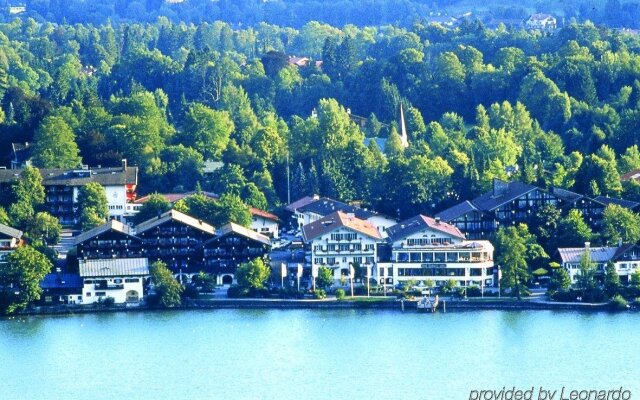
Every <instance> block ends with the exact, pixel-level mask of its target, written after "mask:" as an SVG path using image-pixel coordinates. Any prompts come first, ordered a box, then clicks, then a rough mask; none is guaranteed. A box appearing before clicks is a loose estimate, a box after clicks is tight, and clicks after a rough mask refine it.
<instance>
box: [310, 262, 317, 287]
mask: <svg viewBox="0 0 640 400" xmlns="http://www.w3.org/2000/svg"><path fill="white" fill-rule="evenodd" d="M317 277H318V265H317V264H312V265H311V280H312V281H313V291H314V292H315V291H316V278H317Z"/></svg>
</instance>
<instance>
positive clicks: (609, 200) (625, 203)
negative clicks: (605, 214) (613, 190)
mask: <svg viewBox="0 0 640 400" xmlns="http://www.w3.org/2000/svg"><path fill="white" fill-rule="evenodd" d="M593 199H594V200H595V201H599V202H600V203H602V204H604V205H605V206H608V205H609V204H615V205H618V206H620V207H624V208H628V209H629V210H631V211H635V210H637V209H638V206H640V203H638V202H635V201H631V200H624V199H616V198H614V197H607V196H596V197H594V198H593Z"/></svg>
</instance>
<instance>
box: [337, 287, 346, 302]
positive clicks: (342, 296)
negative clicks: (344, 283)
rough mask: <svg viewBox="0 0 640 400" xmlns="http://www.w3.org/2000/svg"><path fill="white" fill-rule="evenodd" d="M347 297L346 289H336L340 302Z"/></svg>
mask: <svg viewBox="0 0 640 400" xmlns="http://www.w3.org/2000/svg"><path fill="white" fill-rule="evenodd" d="M345 297H346V294H345V292H344V289H336V298H337V299H338V300H344V298H345Z"/></svg>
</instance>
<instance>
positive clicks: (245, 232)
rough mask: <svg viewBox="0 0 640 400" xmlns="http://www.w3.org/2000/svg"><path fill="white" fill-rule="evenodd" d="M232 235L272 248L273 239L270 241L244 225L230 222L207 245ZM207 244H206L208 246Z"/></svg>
mask: <svg viewBox="0 0 640 400" xmlns="http://www.w3.org/2000/svg"><path fill="white" fill-rule="evenodd" d="M230 233H237V234H238V235H241V236H244V237H247V238H249V239H252V240H255V241H257V242H260V243H262V244H265V245H267V246H271V239H269V238H268V237H267V236H265V235H263V234H260V233H258V232H255V231H252V230H251V229H248V228H245V227H244V226H242V225H238V224H235V223H233V222H230V223H228V224H226V225H223V226H221V227H220V228H218V229H216V237H214V238H213V239H209V240H208V241H207V242H206V243H209V242H211V241H214V240H216V239H218V238H220V237H222V236H226V235H228V234H230ZM206 243H205V244H206Z"/></svg>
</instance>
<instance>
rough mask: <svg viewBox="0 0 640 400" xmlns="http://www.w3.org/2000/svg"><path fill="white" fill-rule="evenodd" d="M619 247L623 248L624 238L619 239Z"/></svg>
mask: <svg viewBox="0 0 640 400" xmlns="http://www.w3.org/2000/svg"><path fill="white" fill-rule="evenodd" d="M618 247H622V238H620V239H618Z"/></svg>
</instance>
